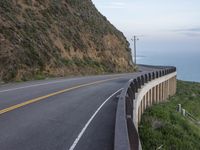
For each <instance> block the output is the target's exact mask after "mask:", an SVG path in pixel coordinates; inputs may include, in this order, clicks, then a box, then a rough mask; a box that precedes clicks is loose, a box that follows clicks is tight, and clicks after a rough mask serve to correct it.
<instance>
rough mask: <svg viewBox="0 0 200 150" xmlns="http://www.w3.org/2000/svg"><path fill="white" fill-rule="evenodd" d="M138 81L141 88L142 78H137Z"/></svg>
mask: <svg viewBox="0 0 200 150" xmlns="http://www.w3.org/2000/svg"><path fill="white" fill-rule="evenodd" d="M137 81H138V88H141V79H140V77H137Z"/></svg>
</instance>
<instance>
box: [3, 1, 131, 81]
mask: <svg viewBox="0 0 200 150" xmlns="http://www.w3.org/2000/svg"><path fill="white" fill-rule="evenodd" d="M0 13H1V17H0V42H1V45H0V80H4V81H10V80H27V79H32V78H34V77H35V76H37V75H42V76H64V75H69V74H86V73H87V74H98V73H104V72H128V71H132V70H133V63H132V58H131V50H130V48H129V43H128V42H127V40H126V38H125V37H124V35H123V34H122V33H121V32H120V31H118V30H117V29H116V28H115V27H114V26H113V25H112V24H110V22H109V21H108V20H107V19H106V18H105V17H104V16H102V15H101V14H100V13H99V12H98V11H97V9H96V8H95V6H94V5H93V3H92V2H91V0H1V1H0Z"/></svg>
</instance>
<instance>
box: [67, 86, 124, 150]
mask: <svg viewBox="0 0 200 150" xmlns="http://www.w3.org/2000/svg"><path fill="white" fill-rule="evenodd" d="M121 90H123V88H121V89H119V90H117V91H116V92H115V93H113V94H112V95H110V96H109V97H108V98H107V99H106V100H105V101H104V102H103V103H102V104H101V106H99V108H98V109H97V110H96V111H95V113H94V114H93V115H92V117H91V118H90V119H89V120H88V122H87V123H86V124H85V126H84V127H83V129H82V130H81V132H80V133H79V134H78V136H77V138H76V139H75V141H74V143H73V144H72V146H71V147H70V148H69V150H74V148H75V147H76V145H77V144H78V142H79V140H80V139H81V137H82V135H83V134H84V132H85V131H86V129H87V127H88V126H89V124H90V123H91V122H92V120H93V119H94V117H95V116H96V115H97V113H98V112H99V111H100V109H101V108H102V107H103V106H104V105H105V103H106V102H107V101H108V100H109V99H110V98H112V97H113V96H114V95H115V94H117V93H118V92H119V91H121Z"/></svg>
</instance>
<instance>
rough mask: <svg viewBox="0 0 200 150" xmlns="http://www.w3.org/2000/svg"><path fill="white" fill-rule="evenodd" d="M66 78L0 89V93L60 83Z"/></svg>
mask: <svg viewBox="0 0 200 150" xmlns="http://www.w3.org/2000/svg"><path fill="white" fill-rule="evenodd" d="M67 80H68V79H66V80H61V81H52V82H47V83H39V84H33V85H27V86H23V87H18V88H11V89H7V90H2V91H0V93H3V92H9V91H15V90H19V89H25V88H29V87H36V86H41V85H48V84H54V83H60V82H65V81H67ZM74 80H75V79H74Z"/></svg>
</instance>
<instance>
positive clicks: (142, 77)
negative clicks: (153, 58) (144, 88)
mask: <svg viewBox="0 0 200 150" xmlns="http://www.w3.org/2000/svg"><path fill="white" fill-rule="evenodd" d="M141 83H142V85H144V76H143V75H141Z"/></svg>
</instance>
